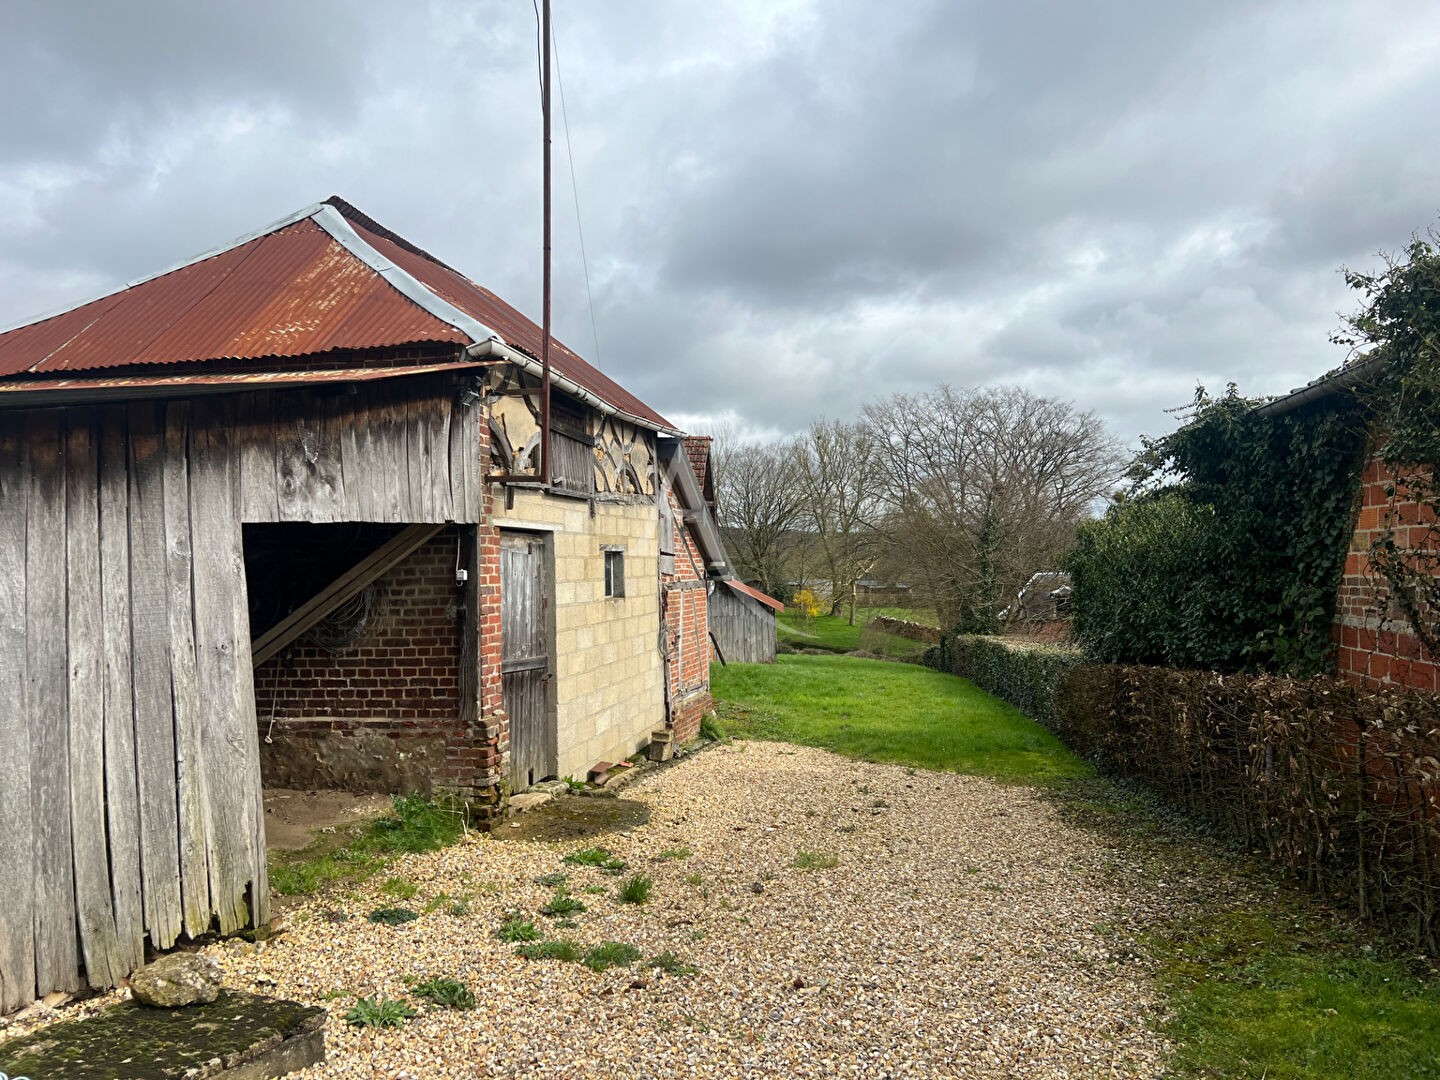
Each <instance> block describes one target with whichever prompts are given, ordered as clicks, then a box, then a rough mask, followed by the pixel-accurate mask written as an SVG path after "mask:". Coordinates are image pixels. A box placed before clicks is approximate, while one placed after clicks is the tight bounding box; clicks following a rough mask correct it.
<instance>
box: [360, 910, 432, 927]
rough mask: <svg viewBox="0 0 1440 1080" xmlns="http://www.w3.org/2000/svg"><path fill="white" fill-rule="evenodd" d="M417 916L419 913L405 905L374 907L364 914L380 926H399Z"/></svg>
mask: <svg viewBox="0 0 1440 1080" xmlns="http://www.w3.org/2000/svg"><path fill="white" fill-rule="evenodd" d="M419 917H420V915H419V913H417V912H414V911H411V910H410V909H409V908H405V907H382V908H376V909H375V910H374V911H372V912H370V914H369V915H367V916H366V918H368V919H369V920H370V921H371V922H373V923H380V924H381V925H382V926H401V925H403V924H405V923H408V922H414V921H415V920H416V919H418V918H419Z"/></svg>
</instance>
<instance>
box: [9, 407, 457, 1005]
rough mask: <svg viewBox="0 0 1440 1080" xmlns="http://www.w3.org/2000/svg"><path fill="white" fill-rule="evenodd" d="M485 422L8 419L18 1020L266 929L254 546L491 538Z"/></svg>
mask: <svg viewBox="0 0 1440 1080" xmlns="http://www.w3.org/2000/svg"><path fill="white" fill-rule="evenodd" d="M482 420H483V414H482V410H480V409H466V408H462V407H460V406H458V405H457V404H456V403H455V400H454V387H453V385H452V384H450V383H443V384H442V383H437V382H434V381H430V382H426V381H424V380H419V379H417V380H408V381H407V382H406V383H404V384H402V385H400V386H395V385H393V384H391V385H388V386H385V387H362V388H361V389H360V390H359V391H358V392H357V393H354V394H349V395H337V394H334V393H330V394H316V393H312V392H310V391H290V392H288V393H285V392H280V391H276V392H263V391H262V392H254V393H245V394H237V395H230V396H223V397H209V398H198V399H195V400H194V401H172V402H169V403H163V402H162V403H152V402H145V403H138V404H131V405H107V406H98V407H94V408H70V409H64V410H58V409H52V410H36V411H32V412H3V413H0V755H3V760H4V761H5V763H6V765H7V776H6V780H5V782H4V783H3V784H0V1012H8V1011H11V1010H13V1009H16V1008H18V1007H20V1006H23V1005H25V1004H27V1003H28V1002H30V1001H32V1000H34V999H35V998H37V997H39V996H43V995H44V994H47V993H49V992H51V991H53V990H75V989H78V988H79V987H80V985H81V983H82V982H88V983H89V984H90V985H91V986H94V987H97V988H98V987H107V986H113V985H115V984H116V983H117V982H118V981H119V980H120V979H122V978H124V977H125V976H126V975H128V974H129V973H130V972H131V971H133V970H134V969H135V968H136V967H137V966H139V964H140V963H141V962H142V960H143V958H144V952H145V945H146V942H147V939H148V941H149V943H151V944H152V945H153V946H154V947H156V948H159V949H165V948H169V947H170V946H172V945H173V944H174V943H175V942H176V940H177V939H178V938H179V937H180V936H181V935H188V936H195V935H199V934H204V933H207V932H209V931H211V930H218V931H220V932H221V933H232V932H235V931H237V930H240V929H243V928H244V927H245V926H247V925H252V924H258V923H263V922H265V921H266V920H268V918H269V910H268V907H269V894H268V888H267V882H266V873H265V834H264V817H263V806H262V801H261V800H262V791H261V783H260V762H259V750H258V745H257V741H256V736H255V731H256V723H255V699H254V687H253V682H252V673H251V662H250V626H249V616H248V604H247V598H246V586H245V572H244V558H243V547H242V539H241V535H242V534H241V524H242V522H243V521H282V520H283V521H316V522H321V521H383V522H393V523H401V522H413V523H422V522H445V521H461V522H470V521H473V520H474V518H475V516H476V515H477V514H478V513H479V512H480V510H481V508H482V506H483V495H484V491H483V486H482V484H483V482H482V478H481V474H480V464H479V460H478V454H479V450H480V445H481V429H480V426H479V425H480V423H481V421H482ZM472 458H473V459H475V460H473V461H472V460H471V459H472ZM477 569H478V568H477ZM472 573H473V571H472ZM477 576H478V575H477Z"/></svg>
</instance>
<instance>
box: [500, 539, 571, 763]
mask: <svg viewBox="0 0 1440 1080" xmlns="http://www.w3.org/2000/svg"><path fill="white" fill-rule="evenodd" d="M549 576H550V575H549V567H548V565H547V558H546V541H545V539H544V537H540V536H533V535H530V534H527V533H510V532H505V533H501V534H500V640H501V649H502V654H501V661H500V671H501V682H502V684H503V689H504V697H505V711H506V713H508V714H509V716H510V775H511V777H512V780H513V782H514V784H515V787H516V788H517V789H520V788H523V787H527V786H528V785H529V784H530V783H531V781H532V780H540V779H543V778H544V777H546V776H549V775H551V774H553V773H554V771H555V768H556V765H555V762H556V760H557V757H558V753H559V747H558V746H557V744H556V742H557V733H556V728H555V723H554V721H553V720H552V719H551V715H550V662H551V656H550V625H549V624H550V595H549V589H548V588H547V587H546V586H547V583H548V581H549Z"/></svg>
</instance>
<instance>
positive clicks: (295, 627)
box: [250, 525, 445, 667]
mask: <svg viewBox="0 0 1440 1080" xmlns="http://www.w3.org/2000/svg"><path fill="white" fill-rule="evenodd" d="M444 527H445V526H443V525H411V526H410V527H408V528H407V529H405V531H404V532H402V533H400V534H399V535H397V536H395V537H393V538H392V539H390V540H387V541H385V543H383V544H381V545H380V546H379V547H378V548H376V549H375V550H374V551H373V552H371V553H370V554H369V555H367V556H366V557H365V558H364V559H362V560H361V561H360V562H359V563H357V564H356V565H355V566H353V567H351V568H350V569H349V570H347V571H345V573H343V574H341V575H340V576H339V577H338V578H336V579H335V580H334V581H332V582H331V583H330V584H329V585H326V586H325V588H323V589H321V590H320V591H319V592H318V593H316V594H315V595H314V596H312V597H311V598H310V599H309V600H307V601H305V603H303V604H301V605H300V606H299V607H298V608H296V609H295V610H294V611H292V612H291V613H290V614H289V615H287V616H285V618H283V619H281V620H280V621H279V622H278V623H276V624H275V625H274V626H272V627H271V628H270V629H269V630H266V631H265V633H263V634H261V635H260V636H259V637H258V638H256V639H255V640H254V641H252V642H251V643H250V660H251V663H252V664H253V665H254V666H255V667H259V666H260V665H261V664H263V663H265V661H267V660H269V659H270V658H271V657H273V656H275V655H276V654H277V653H278V652H280V650H282V649H284V648H285V647H286V646H287V645H289V644H291V643H292V642H294V641H295V640H297V639H298V638H299V637H300V636H301V635H302V634H304V633H305V631H307V630H309V629H310V628H311V627H312V626H314V625H315V624H316V623H318V622H320V621H321V620H322V619H324V618H325V617H326V616H327V615H329V614H330V613H331V612H332V611H334V610H335V609H336V608H338V607H339V606H340V605H341V604H343V603H345V602H346V601H347V600H349V599H351V598H352V597H354V596H356V595H357V594H358V593H359V592H360V591H361V590H362V589H364V588H365V586H367V585H369V584H370V583H371V582H373V581H375V580H376V579H377V578H380V577H382V576H383V575H384V574H385V573H386V572H387V571H388V570H390V569H391V568H392V567H394V566H395V565H397V564H398V563H399V562H401V561H402V560H403V559H404V558H405V557H406V556H408V555H409V554H410V553H411V552H413V551H415V550H416V549H418V548H419V547H420V546H421V545H422V544H424V543H425V542H426V541H427V540H429V539H430V538H431V537H433V536H434V535H435V534H436V533H438V532H439V531H440V530H441V529H443V528H444Z"/></svg>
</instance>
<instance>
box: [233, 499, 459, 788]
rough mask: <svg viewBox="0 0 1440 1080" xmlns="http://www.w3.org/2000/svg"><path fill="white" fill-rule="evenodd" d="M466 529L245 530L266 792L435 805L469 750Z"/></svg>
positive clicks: (350, 526)
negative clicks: (456, 758)
mask: <svg viewBox="0 0 1440 1080" xmlns="http://www.w3.org/2000/svg"><path fill="white" fill-rule="evenodd" d="M467 531H469V527H467V526H440V525H378V524H367V523H338V524H304V523H288V522H287V523H279V524H250V525H246V526H245V527H244V545H245V574H246V580H247V587H248V601H249V611H250V629H251V638H252V648H253V650H254V660H255V667H254V680H255V682H254V685H255V708H256V720H257V722H258V726H259V730H258V733H257V736H258V738H259V740H260V767H261V775H262V778H263V780H264V783H265V787H266V789H267V792H275V791H278V790H283V791H287V792H316V791H324V792H350V793H354V794H356V795H409V794H416V793H419V794H424V795H429V794H431V793H432V791H434V790H435V788H437V787H440V786H444V780H445V770H446V769H447V767H449V766H450V764H451V762H452V759H453V754H452V753H451V751H452V750H454V749H455V748H457V747H459V746H461V745H463V741H464V738H465V735H464V732H463V731H462V730H461V728H462V726H463V725H462V724H461V718H460V714H461V707H460V696H461V694H460V684H461V677H460V667H461V657H462V651H463V650H462V637H463V634H464V632H465V626H464V622H465V618H464V603H463V597H462V589H461V582H460V581H459V580H457V579H458V577H459V575H457V573H456V567H457V562H458V560H459V558H460V553H461V545H462V543H463V542H464V540H465V539H466V536H465V534H466V533H467Z"/></svg>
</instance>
